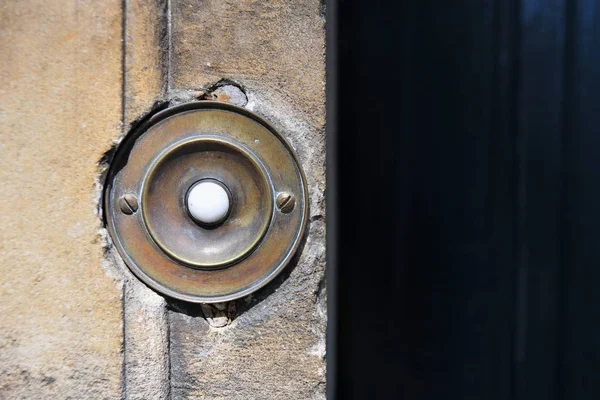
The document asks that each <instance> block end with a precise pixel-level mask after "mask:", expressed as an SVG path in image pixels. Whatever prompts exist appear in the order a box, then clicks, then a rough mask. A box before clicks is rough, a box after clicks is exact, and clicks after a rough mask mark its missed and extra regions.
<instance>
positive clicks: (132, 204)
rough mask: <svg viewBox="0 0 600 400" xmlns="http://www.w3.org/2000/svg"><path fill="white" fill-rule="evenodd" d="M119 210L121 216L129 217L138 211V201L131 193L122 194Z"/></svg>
mask: <svg viewBox="0 0 600 400" xmlns="http://www.w3.org/2000/svg"><path fill="white" fill-rule="evenodd" d="M119 208H120V209H121V211H123V214H127V215H131V214H133V213H134V212H136V211H137V210H138V201H137V198H136V197H135V195H133V194H131V193H127V194H124V195H123V196H121V197H120V198H119Z"/></svg>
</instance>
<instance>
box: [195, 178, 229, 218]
mask: <svg viewBox="0 0 600 400" xmlns="http://www.w3.org/2000/svg"><path fill="white" fill-rule="evenodd" d="M187 207H188V211H189V213H190V215H191V216H192V217H193V218H194V219H195V220H196V221H198V222H200V223H201V224H207V225H209V224H216V223H218V222H221V221H223V219H225V217H226V216H227V213H229V207H230V204H229V196H228V195H227V192H226V191H225V189H223V187H222V186H221V185H219V184H218V183H215V182H211V181H204V182H200V183H198V184H196V185H195V186H194V187H192V189H191V190H190V191H189V192H188V195H187Z"/></svg>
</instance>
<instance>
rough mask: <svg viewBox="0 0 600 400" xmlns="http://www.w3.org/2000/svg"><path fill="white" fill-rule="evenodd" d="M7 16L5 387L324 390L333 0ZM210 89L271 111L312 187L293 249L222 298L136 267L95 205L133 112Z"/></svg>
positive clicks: (177, 1)
mask: <svg viewBox="0 0 600 400" xmlns="http://www.w3.org/2000/svg"><path fill="white" fill-rule="evenodd" d="M0 21H1V23H0V32H1V34H2V41H0V54H2V57H3V60H4V62H3V63H2V64H1V65H0V77H1V78H2V82H3V85H2V86H1V87H0V92H1V101H0V107H1V108H0V165H1V166H0V185H1V188H2V193H3V200H2V201H1V202H0V272H1V273H0V294H1V299H0V397H1V398H6V399H22V398H39V399H46V398H48V399H49V398H53V399H57V398H73V399H86V398H90V399H91V398H94V399H96V398H98V399H100V398H107V399H114V398H126V399H167V398H172V399H183V398H206V399H312V398H315V399H320V398H324V389H325V360H324V356H325V325H326V312H325V308H326V306H325V282H324V266H325V247H324V246H325V244H324V243H325V236H324V235H325V225H324V190H325V176H324V163H325V144H324V143H325V137H324V118H325V115H324V84H325V82H324V79H325V78H324V76H325V75H324V51H325V48H324V23H325V20H324V10H323V8H322V4H321V3H320V2H319V1H318V0H298V1H292V0H287V1H278V0H275V1H248V0H235V1H233V0H232V1H229V0H205V1H189V0H150V1H140V0H124V1H123V0H119V1H112V0H109V1H104V2H95V1H91V0H90V1H82V0H79V1H77V0H62V1H55V0H44V1H39V0H38V1H36V0H25V1H20V2H7V3H6V4H3V5H2V7H0ZM203 98H204V99H206V98H210V99H217V100H221V101H230V102H234V103H236V104H240V105H243V106H245V107H247V108H248V109H250V110H253V111H254V112H256V113H258V114H259V115H261V116H262V117H264V118H265V119H267V120H268V121H269V122H270V123H272V124H273V125H274V126H275V127H276V128H277V129H278V130H279V131H280V132H281V133H282V134H283V135H284V136H285V137H286V138H287V139H288V140H289V141H290V142H291V143H292V145H293V146H294V148H295V149H296V151H297V154H298V156H299V158H300V160H301V162H302V164H303V167H304V169H305V172H306V175H307V179H308V186H309V193H310V223H309V227H308V230H309V234H308V236H307V238H306V241H305V243H304V246H303V247H301V250H300V252H299V254H298V256H297V257H296V258H295V260H294V261H293V263H292V265H290V266H288V267H287V268H286V270H285V272H284V273H283V274H281V276H280V277H279V278H277V279H276V280H275V281H273V282H271V283H270V284H269V285H268V286H267V287H266V288H264V289H262V290H260V291H259V292H257V293H255V294H254V295H252V296H249V297H248V298H245V299H241V300H238V301H236V302H232V303H231V304H226V305H216V306H199V305H190V304H186V303H182V302H175V301H172V300H170V299H164V298H163V297H161V296H159V295H157V294H156V293H154V292H153V291H152V290H150V289H148V288H147V287H146V286H145V285H143V284H142V283H140V282H139V281H138V280H137V279H136V278H135V277H133V276H132V274H131V273H130V272H129V270H128V269H127V267H126V266H125V265H124V264H123V263H122V261H121V260H120V258H119V257H118V256H117V255H116V252H115V251H114V250H113V248H112V246H111V243H110V238H109V237H108V235H107V234H106V231H105V230H104V228H103V225H102V219H101V215H102V210H101V208H100V207H99V204H100V203H99V199H100V196H101V193H102V182H103V180H102V177H103V174H104V173H105V172H106V168H107V167H108V165H109V163H110V157H111V154H112V150H113V149H114V147H115V146H116V145H118V142H119V141H120V139H122V137H123V136H124V135H125V134H126V133H127V131H128V130H129V128H130V127H131V125H132V124H134V123H135V121H137V120H139V119H140V118H142V117H144V116H146V115H148V114H149V113H152V112H154V111H155V110H157V109H160V108H164V107H168V106H169V105H172V104H180V103H184V102H187V101H193V100H197V99H203Z"/></svg>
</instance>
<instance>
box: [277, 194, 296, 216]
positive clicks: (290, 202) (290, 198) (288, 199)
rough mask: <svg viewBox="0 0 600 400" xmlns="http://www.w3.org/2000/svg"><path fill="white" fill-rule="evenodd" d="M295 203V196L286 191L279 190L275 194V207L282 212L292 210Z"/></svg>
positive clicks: (286, 212) (285, 212)
mask: <svg viewBox="0 0 600 400" xmlns="http://www.w3.org/2000/svg"><path fill="white" fill-rule="evenodd" d="M295 205H296V198H295V197H294V195H293V194H291V193H288V192H281V193H279V194H278V195H277V208H278V209H279V211H281V212H282V213H284V214H288V213H290V212H292V210H293V209H294V206H295Z"/></svg>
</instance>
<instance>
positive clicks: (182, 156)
mask: <svg viewBox="0 0 600 400" xmlns="http://www.w3.org/2000/svg"><path fill="white" fill-rule="evenodd" d="M203 182H211V184H208V185H204V187H203V188H202V189H203V190H195V193H194V194H193V199H194V200H193V201H194V202H196V203H201V204H190V198H192V197H190V196H191V195H190V191H191V190H192V189H193V188H194V187H195V186H197V185H199V184H200V183H203ZM207 190H208V191H207ZM213 193H214V194H213ZM307 204H308V192H307V187H306V180H305V177H304V173H303V171H302V168H301V166H300V164H299V162H298V159H297V157H296V155H295V153H294V151H293V149H292V148H291V146H290V145H289V144H288V143H287V141H286V140H285V139H284V138H283V137H282V136H281V135H280V134H279V133H278V132H277V131H276V130H275V129H274V128H273V127H272V126H271V125H270V124H268V123H267V122H266V121H264V120H263V119H262V118H260V117H258V116H257V115H255V114H254V113H252V112H250V111H248V110H246V109H244V108H240V107H237V106H233V105H229V104H226V103H220V102H211V101H201V102H196V103H190V104H185V105H182V106H177V107H173V108H170V109H167V110H164V111H162V112H160V113H158V114H156V115H154V116H153V117H152V118H150V119H149V121H147V122H146V123H144V124H142V125H141V126H140V127H138V128H137V129H136V130H135V131H134V132H132V133H131V134H130V135H129V136H128V137H127V138H126V139H125V140H124V142H123V143H122V144H121V145H120V146H119V149H118V150H117V153H116V154H115V158H114V161H113V163H112V165H111V168H110V170H109V173H108V176H107V182H106V189H105V195H104V207H105V216H106V223H107V227H108V230H109V232H110V234H111V237H112V240H113V242H114V244H115V247H116V248H117V250H118V251H119V253H120V255H121V256H122V257H123V259H124V260H125V263H126V264H127V266H128V267H129V268H130V269H131V271H132V272H133V273H134V274H135V275H136V276H137V277H138V278H139V279H141V280H142V281H144V282H145V283H146V284H147V285H149V286H150V287H152V288H153V289H155V290H157V291H158V292H161V293H163V294H165V295H168V296H170V297H174V298H177V299H180V300H185V301H190V302H195V303H214V302H222V301H228V300H233V299H237V298H240V297H243V296H245V295H247V294H249V293H252V292H254V291H255V290H257V289H259V288H260V287H262V286H264V285H265V284H267V283H268V282H269V281H270V280H272V279H273V278H274V277H275V276H276V275H277V274H278V273H279V272H281V270H282V269H283V268H284V267H285V266H286V264H287V263H288V262H289V261H290V259H291V257H292V256H293V254H294V252H295V251H296V249H297V248H298V245H299V243H300V241H301V239H302V237H303V234H304V230H305V228H306V223H307V218H308V206H307ZM190 207H194V208H193V209H192V210H190ZM190 211H191V212H190ZM213 214H214V218H213ZM194 215H196V217H194ZM198 216H200V217H198ZM202 218H207V219H206V221H203V220H202ZM211 218H213V219H211Z"/></svg>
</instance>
